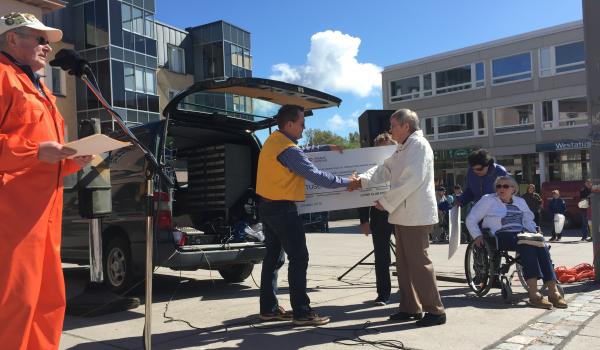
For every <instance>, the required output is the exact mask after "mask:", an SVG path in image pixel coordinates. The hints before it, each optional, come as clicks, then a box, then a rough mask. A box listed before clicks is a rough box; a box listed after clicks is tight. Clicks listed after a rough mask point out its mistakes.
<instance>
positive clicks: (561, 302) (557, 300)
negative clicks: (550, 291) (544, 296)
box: [548, 295, 568, 309]
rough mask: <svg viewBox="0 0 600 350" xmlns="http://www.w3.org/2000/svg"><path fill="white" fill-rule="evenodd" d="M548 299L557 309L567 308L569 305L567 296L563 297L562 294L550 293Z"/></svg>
mask: <svg viewBox="0 0 600 350" xmlns="http://www.w3.org/2000/svg"><path fill="white" fill-rule="evenodd" d="M548 301H549V302H551V303H552V306H554V307H555V308H557V309H566V308H567V307H568V305H567V302H566V301H565V298H563V297H562V296H560V295H558V296H556V295H554V296H552V295H549V296H548Z"/></svg>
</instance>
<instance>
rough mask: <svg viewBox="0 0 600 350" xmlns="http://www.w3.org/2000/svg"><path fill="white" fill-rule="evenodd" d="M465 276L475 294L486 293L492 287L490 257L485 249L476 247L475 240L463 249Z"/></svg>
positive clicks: (481, 294)
mask: <svg viewBox="0 0 600 350" xmlns="http://www.w3.org/2000/svg"><path fill="white" fill-rule="evenodd" d="M465 277H466V279H467V284H468V285H469V288H471V290H472V291H473V292H475V294H476V295H477V296H480V297H481V296H484V295H486V294H487V293H488V292H489V291H490V288H491V287H492V282H493V281H492V276H491V275H490V258H489V256H488V253H487V250H486V249H485V248H479V247H477V246H476V245H475V241H471V242H470V243H469V245H467V250H466V251H465Z"/></svg>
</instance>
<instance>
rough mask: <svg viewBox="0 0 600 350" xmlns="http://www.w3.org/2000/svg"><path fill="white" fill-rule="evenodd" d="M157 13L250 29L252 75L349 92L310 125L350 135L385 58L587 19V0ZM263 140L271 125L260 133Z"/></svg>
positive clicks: (185, 0)
mask: <svg viewBox="0 0 600 350" xmlns="http://www.w3.org/2000/svg"><path fill="white" fill-rule="evenodd" d="M155 17H156V19H157V20H158V21H160V22H164V23H168V24H170V25H173V26H176V27H179V28H186V27H193V26H196V25H201V24H205V23H210V22H213V21H217V20H224V21H227V22H229V23H231V24H234V25H236V26H238V27H241V28H243V29H245V30H247V31H249V32H250V33H251V41H252V56H253V75H254V76H255V77H262V78H277V79H279V80H286V81H289V82H293V83H299V84H301V85H305V86H308V87H312V88H317V89H319V90H322V91H325V92H327V93H330V94H332V95H335V96H338V97H339V98H341V99H342V104H341V106H340V108H329V109H325V110H321V111H315V114H314V116H312V117H310V118H308V119H307V122H306V124H307V125H306V126H307V128H319V129H325V130H331V131H333V132H335V133H337V134H340V135H342V136H346V135H347V134H348V133H349V132H352V131H357V130H358V124H357V122H356V121H357V118H358V116H359V115H360V114H361V113H362V112H363V111H364V110H365V109H380V108H382V99H381V76H380V75H379V72H380V71H381V69H383V68H384V67H385V66H389V65H393V64H397V63H401V62H405V61H409V60H412V59H417V58H421V57H425V56H429V55H433V54H436V53H441V52H446V51H450V50H455V49H459V48H462V47H465V46H469V45H475V44H480V43H483V42H487V41H491V40H495V39H500V38H504V37H507V36H511V35H517V34H521V33H524V32H528V31H532V30H536V29H541V28H545V27H549V26H553V25H557V24H561V23H566V22H570V21H575V20H580V19H581V18H582V14H581V0H503V1H491V0H454V1H441V0H437V1H433V0H418V1H406V0H385V1H379V0H372V1H364V0H362V1H355V0H345V1H342V0H320V1H314V0H304V1H275V0H264V1H262V0H255V1H241V0H239V1H235V0H202V1H198V0H156V15H155ZM259 137H260V138H261V139H263V138H264V137H265V134H264V133H259Z"/></svg>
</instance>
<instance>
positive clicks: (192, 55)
mask: <svg viewBox="0 0 600 350" xmlns="http://www.w3.org/2000/svg"><path fill="white" fill-rule="evenodd" d="M156 33H157V42H158V71H157V79H158V94H159V97H160V99H159V101H160V102H159V104H160V110H161V111H162V110H163V108H164V107H165V106H166V104H167V103H168V101H169V100H170V99H171V98H172V97H173V96H175V95H176V94H177V93H178V92H180V91H181V90H183V89H184V88H186V87H188V86H189V85H191V84H192V83H193V82H197V81H203V80H208V79H226V78H230V77H236V78H243V77H251V76H252V56H251V54H250V33H249V32H247V31H245V30H243V29H241V28H238V27H236V26H234V25H232V24H229V23H227V22H224V21H216V22H213V23H208V24H204V25H200V26H196V27H192V28H187V29H186V30H182V29H178V28H175V27H173V26H170V25H168V24H164V23H160V22H157V23H156ZM192 98H193V99H194V100H193V101H191V100H189V99H188V100H186V103H185V107H186V108H189V109H194V110H203V109H204V110H210V111H215V110H227V111H228V112H229V113H232V112H233V113H234V114H237V115H238V116H239V117H242V118H244V117H245V118H251V116H250V115H249V114H251V113H252V111H253V106H252V100H251V99H250V98H247V97H242V96H237V95H232V94H194V96H193V97H192Z"/></svg>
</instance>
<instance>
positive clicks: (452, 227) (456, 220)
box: [448, 206, 460, 260]
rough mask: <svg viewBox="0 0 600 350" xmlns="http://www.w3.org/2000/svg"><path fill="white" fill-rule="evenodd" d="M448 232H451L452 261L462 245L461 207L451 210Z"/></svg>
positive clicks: (449, 255)
mask: <svg viewBox="0 0 600 350" xmlns="http://www.w3.org/2000/svg"><path fill="white" fill-rule="evenodd" d="M448 231H450V239H449V241H450V242H449V243H448V260H450V258H452V256H453V255H454V253H456V251H457V250H458V246H459V245H460V206H456V207H454V208H452V209H450V218H449V220H448Z"/></svg>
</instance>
